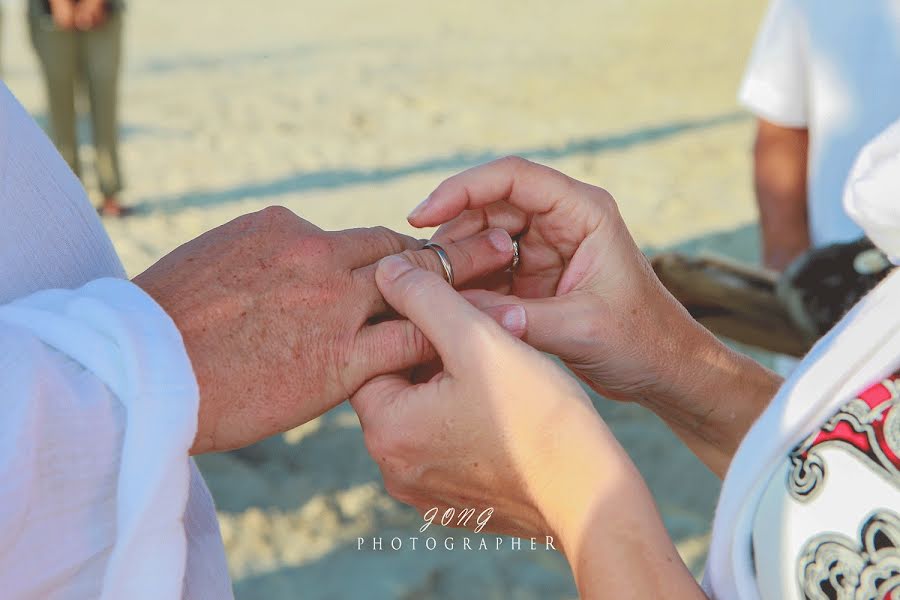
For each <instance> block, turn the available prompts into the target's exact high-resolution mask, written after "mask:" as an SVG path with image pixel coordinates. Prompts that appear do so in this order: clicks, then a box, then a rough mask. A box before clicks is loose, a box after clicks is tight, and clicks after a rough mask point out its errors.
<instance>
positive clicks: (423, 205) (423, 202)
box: [406, 196, 431, 219]
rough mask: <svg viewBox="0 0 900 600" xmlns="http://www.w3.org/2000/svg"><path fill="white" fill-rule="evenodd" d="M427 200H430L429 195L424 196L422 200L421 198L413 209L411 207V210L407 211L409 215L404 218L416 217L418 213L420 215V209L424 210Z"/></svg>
mask: <svg viewBox="0 0 900 600" xmlns="http://www.w3.org/2000/svg"><path fill="white" fill-rule="evenodd" d="M429 200H431V196H428V197H427V198H425V199H424V200H422V201H421V202H419V205H418V206H416V207H415V208H414V209H412V212H411V213H409V216H408V217H406V218H407V219H415V218H416V217H418V216H419V215H421V214H422V211H424V210H425V207H426V206H427V205H428V201H429Z"/></svg>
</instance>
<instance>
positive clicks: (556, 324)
mask: <svg viewBox="0 0 900 600" xmlns="http://www.w3.org/2000/svg"><path fill="white" fill-rule="evenodd" d="M410 222H411V223H412V224H413V225H415V226H420V227H426V226H434V225H441V224H442V223H443V225H441V227H440V229H438V231H437V233H436V234H435V236H434V238H435V239H437V240H443V241H452V240H461V239H465V238H467V237H469V236H471V235H474V234H475V233H478V232H479V231H483V230H485V229H487V228H492V227H503V228H505V229H507V231H509V232H510V234H511V235H513V236H518V240H519V249H520V256H521V262H520V266H519V268H518V269H517V270H516V271H515V273H514V274H512V275H511V276H507V278H506V279H498V278H496V277H495V278H493V280H492V282H491V283H492V284H493V287H492V289H490V290H480V291H476V290H472V291H467V292H465V294H466V297H467V298H468V299H469V300H470V301H471V302H473V303H475V304H476V305H477V306H479V307H481V308H487V307H490V306H502V305H509V304H511V303H517V304H521V305H522V306H524V307H525V309H526V312H527V313H528V329H527V332H526V334H525V338H524V339H525V340H526V341H527V342H528V343H529V344H531V345H533V346H534V347H536V348H538V349H540V350H543V351H545V352H550V353H552V354H556V355H557V356H559V357H560V358H562V359H563V361H564V362H565V363H566V365H567V366H569V367H570V368H571V369H572V370H573V371H574V372H575V373H576V374H577V375H578V376H579V377H581V378H582V379H583V380H584V381H585V382H586V383H587V384H588V385H590V386H591V387H592V388H593V389H594V390H596V391H597V392H598V393H600V394H602V395H604V396H606V397H608V398H612V399H617V400H622V401H629V402H638V403H640V404H643V405H645V406H647V407H648V408H650V409H651V410H653V411H654V412H656V413H657V414H658V415H659V416H660V417H661V418H662V419H663V420H665V421H666V423H667V424H668V425H669V426H670V427H671V428H672V429H673V431H675V433H677V434H678V435H679V436H680V437H681V439H682V440H684V442H685V443H686V444H687V445H688V446H689V447H690V448H691V449H692V450H693V451H694V452H695V453H696V454H697V456H698V457H700V459H701V460H702V461H703V462H704V463H705V464H706V465H707V466H708V467H709V468H710V469H711V470H712V471H713V472H715V473H716V474H718V475H719V476H723V475H724V473H725V471H726V469H727V468H728V464H729V462H730V460H731V456H732V455H733V454H734V451H735V450H736V449H737V446H738V444H739V442H740V440H741V439H743V437H744V434H745V433H746V431H747V429H748V428H749V427H750V425H751V424H752V423H753V421H754V420H755V419H756V417H757V416H758V415H759V413H760V412H762V409H763V408H764V407H765V406H766V405H767V404H768V402H769V400H770V399H771V398H772V396H773V395H774V393H775V390H777V388H778V386H779V385H780V383H781V379H780V378H779V377H778V376H776V375H775V374H773V373H771V372H770V371H768V370H767V369H765V368H763V367H762V366H760V365H759V364H758V363H756V362H754V361H753V360H751V359H749V358H747V357H746V356H744V355H741V354H739V353H737V352H734V351H732V350H730V349H729V348H727V347H726V346H725V345H723V344H722V343H721V342H719V341H718V340H717V339H716V338H715V336H713V335H712V334H710V333H709V332H708V331H707V330H706V329H705V328H704V327H702V326H701V325H700V324H698V323H697V322H696V321H694V320H693V319H692V318H691V317H690V315H689V314H688V313H687V311H686V310H685V309H684V307H683V306H681V304H679V303H678V302H677V301H676V300H675V299H674V298H673V297H672V295H671V294H670V293H669V292H668V290H666V289H665V287H664V286H663V285H662V284H661V283H660V281H659V279H657V277H656V275H655V274H654V273H653V269H652V268H651V267H650V265H649V263H648V261H647V259H646V258H645V257H644V255H643V254H642V253H641V252H640V250H639V249H638V247H637V245H636V244H635V243H634V240H633V239H632V238H631V234H630V233H629V232H628V229H627V228H626V227H625V223H624V222H623V221H622V218H621V216H620V214H619V211H618V208H617V206H616V203H615V200H613V198H612V196H610V195H609V193H608V192H606V191H605V190H603V189H601V188H598V187H594V186H591V185H588V184H585V183H582V182H580V181H576V180H574V179H571V178H570V177H567V176H566V175H563V174H562V173H559V172H557V171H554V170H553V169H549V168H547V167H544V166H541V165H536V164H534V163H530V162H528V161H525V160H522V159H517V158H508V159H502V160H499V161H495V162H493V163H488V164H487V165H482V166H480V167H475V168H474V169H470V170H469V171H466V172H463V173H461V174H459V175H456V176H454V177H451V178H450V179H448V180H447V181H445V182H443V183H442V184H441V185H440V186H438V188H437V189H435V191H434V192H433V193H432V194H431V196H429V198H428V200H427V201H426V203H425V205H424V206H421V207H419V208H418V209H417V210H416V211H414V212H413V213H412V214H411V215H410ZM726 384H727V385H728V386H730V387H728V388H723V387H722V386H723V385H726ZM735 386H736V388H737V389H741V390H742V391H743V395H742V396H740V397H732V396H729V397H727V398H726V397H723V395H722V394H721V390H723V389H735Z"/></svg>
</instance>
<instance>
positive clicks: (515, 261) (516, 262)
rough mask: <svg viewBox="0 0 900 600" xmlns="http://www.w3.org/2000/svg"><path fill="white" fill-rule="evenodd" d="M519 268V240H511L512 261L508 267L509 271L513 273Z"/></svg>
mask: <svg viewBox="0 0 900 600" xmlns="http://www.w3.org/2000/svg"><path fill="white" fill-rule="evenodd" d="M518 266H519V240H513V259H512V264H511V265H509V270H510V271H515V270H516V268H518Z"/></svg>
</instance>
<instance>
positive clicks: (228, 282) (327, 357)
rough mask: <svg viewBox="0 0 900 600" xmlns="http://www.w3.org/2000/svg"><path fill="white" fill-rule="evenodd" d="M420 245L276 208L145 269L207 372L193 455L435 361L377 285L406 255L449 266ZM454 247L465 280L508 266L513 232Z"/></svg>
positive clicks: (146, 283)
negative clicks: (384, 263)
mask: <svg viewBox="0 0 900 600" xmlns="http://www.w3.org/2000/svg"><path fill="white" fill-rule="evenodd" d="M421 247H422V242H421V241H419V240H415V239H413V238H410V237H408V236H403V235H400V234H397V233H394V232H392V231H390V230H388V229H385V228H378V227H376V228H372V229H356V230H348V231H341V232H326V231H322V230H321V229H319V228H318V227H316V226H314V225H312V224H311V223H309V222H307V221H304V220H303V219H300V218H299V217H297V216H296V215H294V214H293V213H292V212H291V211H289V210H287V209H285V208H278V207H275V208H268V209H265V210H263V211H260V212H258V213H253V214H250V215H245V216H243V217H240V218H238V219H235V220H234V221H231V222H230V223H227V224H225V225H222V226H221V227H218V228H216V229H213V230H212V231H209V232H207V233H205V234H203V235H201V236H200V237H198V238H196V239H195V240H192V241H190V242H188V243H187V244H185V245H183V246H181V247H180V248H177V249H176V250H175V251H173V252H172V253H170V254H169V255H167V256H165V257H163V258H162V259H161V260H160V261H159V262H157V263H156V264H155V265H153V266H151V267H150V268H149V269H147V270H146V271H144V272H143V273H141V274H140V275H138V276H137V277H135V278H134V283H136V284H137V285H139V286H140V287H141V288H143V289H144V290H145V291H146V292H147V293H149V294H150V295H151V296H152V297H153V298H154V299H155V300H156V301H157V302H158V303H159V304H160V306H162V308H163V309H164V310H165V311H166V312H167V313H168V315H169V316H170V317H171V318H172V320H173V321H174V322H175V325H176V326H177V327H178V329H179V331H180V332H181V335H182V337H183V339H184V343H185V347H186V348H187V352H188V355H189V357H190V359H191V363H192V365H193V369H194V373H195V375H196V377H197V381H198V384H199V387H200V409H199V415H198V420H199V424H198V431H197V435H196V438H195V440H194V445H193V447H192V449H191V452H192V453H193V454H197V453H203V452H215V451H221V450H229V449H234V448H239V447H241V446H244V445H247V444H251V443H253V442H256V441H259V440H261V439H263V438H265V437H268V436H270V435H273V434H275V433H279V432H282V431H286V430H288V429H290V428H292V427H295V426H297V425H300V424H302V423H304V422H306V421H308V420H310V419H312V418H314V417H316V416H318V415H320V414H322V413H323V412H325V411H327V410H328V409H330V408H332V407H334V406H335V405H337V404H338V403H340V402H341V401H343V400H345V399H347V398H349V397H350V396H351V395H352V394H353V393H354V392H355V391H356V390H357V389H358V388H359V387H360V386H361V385H362V384H363V383H365V382H366V381H368V380H369V379H371V378H372V377H375V376H377V375H380V374H383V373H390V372H393V371H396V370H399V369H404V368H408V367H411V366H413V365H415V364H419V363H421V362H427V361H428V360H430V359H432V358H433V356H434V354H433V349H432V348H431V345H430V344H429V343H428V341H427V340H426V339H425V338H424V336H422V334H421V332H419V330H418V329H417V328H416V327H415V326H414V325H412V324H411V323H409V322H408V321H405V320H396V319H393V320H392V319H391V317H392V315H393V311H392V309H390V307H389V306H388V305H387V304H386V303H385V301H384V299H383V298H382V297H381V294H380V293H379V291H378V288H377V287H376V285H375V268H376V267H375V264H373V263H375V262H376V261H378V260H379V259H380V258H382V257H384V256H387V255H391V254H395V253H398V252H400V253H404V254H405V255H407V256H409V258H410V260H413V261H415V262H416V264H419V265H421V266H423V267H426V268H428V269H430V270H432V271H435V272H439V273H442V272H443V271H442V268H441V266H440V263H439V262H438V259H437V256H436V255H435V253H434V252H433V251H431V250H420V248H421ZM446 250H447V252H448V254H450V256H451V260H452V261H453V264H454V267H455V276H456V278H457V280H458V281H459V282H460V284H465V282H466V281H468V280H472V279H474V278H478V277H481V276H484V275H486V274H489V273H491V272H494V271H497V270H502V269H505V268H506V267H507V266H508V265H509V264H510V262H511V259H512V240H510V238H509V235H508V234H507V233H506V232H505V231H502V230H494V231H491V232H487V233H485V234H483V235H480V236H477V237H473V238H472V239H470V240H466V241H465V242H461V243H460V244H454V245H451V244H448V245H447V246H446ZM504 314H505V312H504V310H495V311H491V315H492V316H494V317H495V318H497V319H499V320H502V319H503V317H504ZM519 333H521V331H519Z"/></svg>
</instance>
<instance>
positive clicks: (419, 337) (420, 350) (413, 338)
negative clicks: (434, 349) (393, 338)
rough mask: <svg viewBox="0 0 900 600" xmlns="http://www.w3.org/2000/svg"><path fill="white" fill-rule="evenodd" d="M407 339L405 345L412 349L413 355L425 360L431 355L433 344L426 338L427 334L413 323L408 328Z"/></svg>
mask: <svg viewBox="0 0 900 600" xmlns="http://www.w3.org/2000/svg"><path fill="white" fill-rule="evenodd" d="M405 337H406V339H405V340H404V343H405V345H406V347H407V348H410V349H412V352H413V355H414V356H416V357H417V358H419V359H420V360H421V359H424V358H426V357H427V356H428V355H429V354H431V342H429V341H428V338H426V337H425V334H424V333H422V331H421V330H420V329H419V328H418V327H416V326H415V325H412V324H411V323H410V324H409V326H408V327H407V328H406V335H405Z"/></svg>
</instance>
